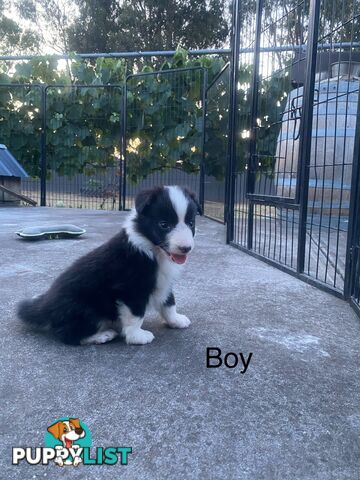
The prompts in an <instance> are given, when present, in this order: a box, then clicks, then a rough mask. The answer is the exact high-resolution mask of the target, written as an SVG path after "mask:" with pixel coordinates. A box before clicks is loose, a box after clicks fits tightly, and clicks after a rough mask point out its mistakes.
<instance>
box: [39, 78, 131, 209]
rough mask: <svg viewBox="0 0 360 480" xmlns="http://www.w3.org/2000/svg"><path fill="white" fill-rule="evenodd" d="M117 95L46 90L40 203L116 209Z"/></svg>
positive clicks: (103, 90) (117, 91)
mask: <svg viewBox="0 0 360 480" xmlns="http://www.w3.org/2000/svg"><path fill="white" fill-rule="evenodd" d="M122 91H123V90H122V87H120V86H114V85H111V86H110V85H109V86H94V85H91V86H69V85H66V86H49V87H47V88H46V165H47V180H46V205H48V206H57V207H78V208H92V209H110V210H114V209H117V208H118V206H119V185H120V176H121V165H120V144H121V128H120V127H121V125H120V121H121V107H122Z"/></svg>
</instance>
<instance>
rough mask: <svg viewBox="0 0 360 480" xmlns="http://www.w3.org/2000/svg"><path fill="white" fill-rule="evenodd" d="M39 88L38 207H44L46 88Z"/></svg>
mask: <svg viewBox="0 0 360 480" xmlns="http://www.w3.org/2000/svg"><path fill="white" fill-rule="evenodd" d="M40 88H41V137H40V142H41V146H40V169H41V170H40V206H41V207H45V206H46V170H47V162H46V125H47V121H46V120H47V119H46V95H47V88H48V87H47V86H40Z"/></svg>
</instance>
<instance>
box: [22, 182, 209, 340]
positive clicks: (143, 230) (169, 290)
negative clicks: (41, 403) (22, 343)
mask: <svg viewBox="0 0 360 480" xmlns="http://www.w3.org/2000/svg"><path fill="white" fill-rule="evenodd" d="M196 213H200V214H201V210H200V206H199V204H198V202H197V201H196V199H195V196H194V195H193V194H192V193H190V192H189V191H188V190H187V189H184V188H181V187H178V186H169V187H156V188H153V189H150V190H144V191H142V192H140V193H139V194H138V196H137V197H136V200H135V209H134V210H133V211H132V212H131V214H130V215H129V217H128V219H127V220H126V222H125V225H124V227H123V228H122V230H121V231H120V232H119V233H118V234H117V235H115V236H114V237H113V238H111V239H110V240H109V241H108V242H107V243H105V244H103V245H101V246H100V247H98V248H96V249H95V250H93V251H92V252H90V253H88V254H87V255H85V256H83V257H81V258H80V259H78V260H77V261H76V262H75V263H74V264H73V265H71V266H70V268H68V269H67V270H66V271H65V272H63V273H62V274H61V275H60V276H59V277H58V278H57V279H56V280H55V282H54V283H53V285H52V286H51V287H50V289H49V290H48V291H47V292H46V293H45V294H43V295H40V296H39V297H36V298H34V299H32V300H27V301H24V302H22V303H20V305H19V308H18V315H19V317H20V318H21V319H22V320H23V321H24V322H26V323H28V324H31V325H33V326H35V327H40V328H41V329H44V330H48V331H50V332H51V333H52V334H54V335H55V336H56V337H58V338H59V339H60V340H61V341H63V342H64V343H67V344H73V345H77V344H82V345H89V344H100V343H106V342H108V341H110V340H112V339H113V338H115V337H116V336H117V335H119V334H121V335H123V336H124V337H125V341H126V342H127V343H128V344H138V345H142V344H146V343H150V342H151V341H152V340H153V339H154V335H153V334H152V333H151V332H149V331H147V330H143V329H142V328H141V326H142V323H143V320H144V316H145V313H146V310H147V309H148V308H149V307H154V308H155V309H156V310H157V311H158V312H159V313H160V314H161V316H162V317H163V319H164V320H165V321H166V322H167V324H168V325H169V326H170V327H174V328H186V327H188V326H189V325H190V320H189V319H188V318H187V317H186V316H185V315H181V314H179V313H177V311H176V306H175V299H174V294H173V286H174V283H175V280H176V279H177V278H178V276H179V274H180V273H181V271H182V269H183V266H184V263H185V261H186V256H187V254H188V253H190V252H191V250H192V249H193V248H194V235H195V215H196Z"/></svg>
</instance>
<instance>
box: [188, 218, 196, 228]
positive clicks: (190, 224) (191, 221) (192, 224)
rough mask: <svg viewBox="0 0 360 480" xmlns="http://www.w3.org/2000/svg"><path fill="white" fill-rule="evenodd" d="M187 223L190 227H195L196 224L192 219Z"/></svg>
mask: <svg viewBox="0 0 360 480" xmlns="http://www.w3.org/2000/svg"><path fill="white" fill-rule="evenodd" d="M187 224H188V225H189V227H191V228H192V227H193V226H194V221H193V220H190V222H187Z"/></svg>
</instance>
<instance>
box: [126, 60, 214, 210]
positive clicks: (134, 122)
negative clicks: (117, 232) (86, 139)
mask: <svg viewBox="0 0 360 480" xmlns="http://www.w3.org/2000/svg"><path fill="white" fill-rule="evenodd" d="M205 80H206V78H205V75H204V70H203V69H202V68H186V69H177V70H164V71H160V72H146V73H140V74H137V75H130V76H129V77H128V78H127V81H126V115H125V138H126V152H125V178H124V185H123V195H124V198H123V205H124V206H125V208H126V209H129V208H131V207H132V206H133V202H134V197H135V195H136V193H137V192H138V191H139V190H140V189H142V188H143V187H151V186H155V185H169V184H180V185H183V186H186V187H188V188H190V189H191V190H192V191H194V192H195V193H196V194H198V195H200V196H201V188H200V179H201V168H202V162H203V152H204V148H203V144H204V95H205V85H206V84H205Z"/></svg>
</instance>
